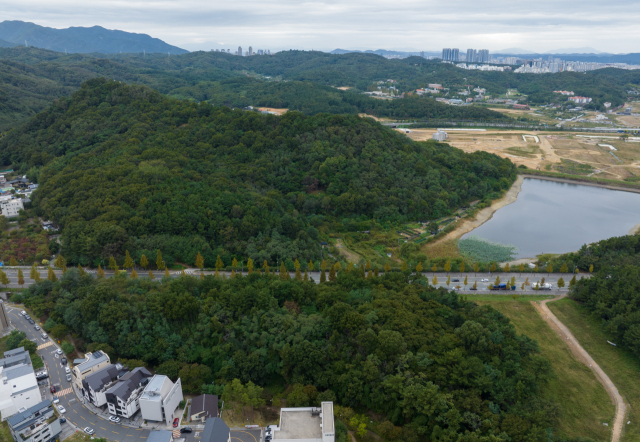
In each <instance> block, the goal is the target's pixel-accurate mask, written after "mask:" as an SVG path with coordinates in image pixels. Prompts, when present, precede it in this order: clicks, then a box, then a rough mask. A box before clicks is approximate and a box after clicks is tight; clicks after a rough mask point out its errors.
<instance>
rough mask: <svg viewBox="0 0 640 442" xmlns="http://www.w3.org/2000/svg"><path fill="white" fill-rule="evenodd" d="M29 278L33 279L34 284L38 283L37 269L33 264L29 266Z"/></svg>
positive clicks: (38, 274)
mask: <svg viewBox="0 0 640 442" xmlns="http://www.w3.org/2000/svg"><path fill="white" fill-rule="evenodd" d="M29 278H31V279H33V280H34V281H36V282H40V273H39V272H38V268H37V267H36V263H35V262H34V263H33V265H32V266H31V270H30V272H29Z"/></svg>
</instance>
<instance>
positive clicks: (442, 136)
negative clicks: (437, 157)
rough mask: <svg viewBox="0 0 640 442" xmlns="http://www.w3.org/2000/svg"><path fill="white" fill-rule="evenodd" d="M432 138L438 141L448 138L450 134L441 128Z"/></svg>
mask: <svg viewBox="0 0 640 442" xmlns="http://www.w3.org/2000/svg"><path fill="white" fill-rule="evenodd" d="M432 138H433V139H434V140H436V141H445V140H446V139H447V138H448V135H447V133H446V132H445V131H443V130H439V131H437V132H436V133H434V134H433V137H432Z"/></svg>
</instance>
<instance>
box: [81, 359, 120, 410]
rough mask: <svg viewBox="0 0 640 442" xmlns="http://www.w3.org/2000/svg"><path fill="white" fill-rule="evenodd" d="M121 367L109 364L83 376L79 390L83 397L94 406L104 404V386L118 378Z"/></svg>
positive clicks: (108, 385) (105, 399)
mask: <svg viewBox="0 0 640 442" xmlns="http://www.w3.org/2000/svg"><path fill="white" fill-rule="evenodd" d="M122 368H123V367H122V365H120V367H118V366H116V365H113V364H111V365H108V366H107V367H105V368H103V369H102V370H99V371H97V372H95V373H93V374H91V375H89V376H87V377H86V378H84V379H83V380H82V390H80V391H81V393H82V395H83V396H84V397H85V399H86V400H88V401H89V402H91V403H92V404H93V405H95V406H96V407H102V406H103V405H105V404H106V403H107V397H106V396H105V391H106V388H109V387H110V386H111V384H112V383H113V382H114V381H116V380H117V379H118V375H119V374H120V372H121V371H122ZM105 387H106V388H105Z"/></svg>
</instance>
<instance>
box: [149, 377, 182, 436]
mask: <svg viewBox="0 0 640 442" xmlns="http://www.w3.org/2000/svg"><path fill="white" fill-rule="evenodd" d="M182 400H183V396H182V382H181V381H180V378H178V380H177V381H176V382H175V384H174V383H173V382H171V379H169V378H168V377H167V376H163V375H158V374H157V375H155V376H154V377H153V378H152V379H151V380H150V381H149V383H148V384H147V386H146V387H145V389H144V391H143V392H142V395H141V396H140V399H139V402H140V412H141V413H142V418H143V419H145V420H147V421H156V422H164V423H165V424H166V425H169V424H170V423H171V422H172V420H173V414H174V413H175V411H176V408H178V404H179V403H180V402H181V401H182Z"/></svg>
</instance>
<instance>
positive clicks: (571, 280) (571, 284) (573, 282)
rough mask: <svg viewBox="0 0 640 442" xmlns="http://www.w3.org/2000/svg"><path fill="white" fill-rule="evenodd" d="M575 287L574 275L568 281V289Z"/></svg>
mask: <svg viewBox="0 0 640 442" xmlns="http://www.w3.org/2000/svg"><path fill="white" fill-rule="evenodd" d="M574 285H576V275H573V278H571V279H570V280H569V288H573V286H574Z"/></svg>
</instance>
